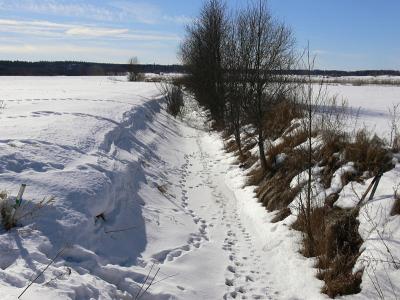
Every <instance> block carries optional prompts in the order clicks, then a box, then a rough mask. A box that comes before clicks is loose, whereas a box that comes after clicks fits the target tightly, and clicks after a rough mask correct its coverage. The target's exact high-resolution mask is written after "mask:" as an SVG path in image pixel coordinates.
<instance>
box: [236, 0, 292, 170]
mask: <svg viewBox="0 0 400 300" xmlns="http://www.w3.org/2000/svg"><path fill="white" fill-rule="evenodd" d="M238 26H239V29H238V39H239V44H240V45H239V48H240V49H239V52H240V55H241V61H242V64H241V68H242V70H241V72H242V74H243V75H244V76H245V78H244V81H245V82H246V88H245V90H244V92H245V97H244V102H243V107H244V109H245V113H246V117H247V118H248V120H249V121H250V123H252V124H253V125H254V126H255V129H256V132H257V142H258V148H259V155H260V163H261V167H262V169H263V170H264V171H266V170H267V161H266V158H265V149H264V142H265V136H266V133H265V131H264V123H265V121H266V118H267V115H268V111H269V109H270V108H271V106H272V105H273V104H274V103H276V102H277V101H278V100H279V99H280V98H281V97H282V95H285V94H287V93H288V92H289V91H290V89H291V85H290V83H289V80H288V75H286V74H287V71H288V70H289V69H290V68H291V67H292V66H293V64H294V62H295V59H294V38H293V35H292V32H291V30H290V29H289V28H288V27H286V26H285V25H284V24H282V23H279V22H278V21H276V20H274V19H273V18H272V17H271V15H270V13H269V11H268V8H267V1H266V0H259V1H258V2H257V3H255V4H254V5H253V6H252V7H250V8H248V9H246V10H245V11H244V12H242V13H241V14H240V17H239V20H238Z"/></svg>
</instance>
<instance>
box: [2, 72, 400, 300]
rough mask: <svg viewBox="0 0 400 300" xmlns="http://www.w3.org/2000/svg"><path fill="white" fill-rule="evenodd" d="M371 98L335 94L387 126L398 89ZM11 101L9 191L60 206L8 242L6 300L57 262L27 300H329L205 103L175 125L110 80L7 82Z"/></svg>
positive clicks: (376, 89) (6, 148) (6, 124)
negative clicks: (211, 127) (210, 124)
mask: <svg viewBox="0 0 400 300" xmlns="http://www.w3.org/2000/svg"><path fill="white" fill-rule="evenodd" d="M335 87H336V86H332V88H333V89H335ZM352 88H360V90H353V89H352ZM366 88H367V89H368V86H362V87H352V86H349V87H347V86H339V87H338V89H340V91H338V92H342V94H343V96H344V97H347V98H348V100H349V103H350V104H351V105H352V106H355V107H358V106H362V107H363V108H364V109H365V110H366V111H371V112H375V113H376V112H377V115H376V118H377V119H378V120H381V119H384V118H385V117H384V115H380V114H379V111H382V110H383V111H386V107H387V106H390V105H391V103H390V102H391V101H395V99H396V97H397V95H400V92H399V91H400V88H398V87H397V88H396V87H387V89H386V87H380V86H373V87H371V90H368V92H365V93H364V92H363V89H366ZM357 91H359V92H360V93H363V94H362V95H364V96H359V93H358V92H357ZM333 92H335V90H333ZM374 95H375V96H374ZM387 95H390V97H389V96H388V97H386V96H387ZM350 96H351V97H350ZM383 96H385V97H383ZM0 100H4V101H5V105H6V107H5V109H4V110H3V112H2V114H1V116H0V119H1V120H0V122H1V126H0V132H1V136H0V170H1V171H0V189H6V190H7V191H9V192H10V194H12V195H14V196H15V195H16V193H17V191H18V188H19V185H20V184H22V183H26V184H27V188H26V192H25V194H24V197H23V201H24V202H26V203H30V202H38V201H40V200H41V199H42V198H43V197H45V196H54V197H55V202H54V204H53V205H52V206H50V207H46V208H43V209H42V210H41V211H39V213H38V214H35V215H34V216H29V217H27V218H24V219H23V220H22V221H21V223H22V224H21V225H22V226H20V227H18V228H14V229H12V230H11V231H10V232H5V231H4V230H3V231H0V299H16V297H17V296H18V295H19V294H20V293H21V292H22V291H23V289H24V288H25V287H26V286H27V285H28V284H29V282H30V280H32V279H33V278H35V277H36V275H38V274H39V273H40V271H42V270H43V269H44V268H45V267H46V265H48V264H49V263H50V262H51V259H52V258H54V257H55V256H56V255H57V253H60V251H62V252H61V253H60V254H59V255H58V257H57V258H56V260H55V262H54V263H53V264H51V265H50V266H49V268H48V269H47V270H46V271H45V272H44V273H43V275H41V276H40V277H39V278H38V279H37V280H36V281H35V283H34V284H33V285H32V286H31V287H30V288H29V289H28V290H27V292H26V293H25V294H24V295H23V296H22V297H21V299H41V300H46V299H194V300H196V299H223V298H225V299H232V298H236V299H325V298H327V296H325V295H322V294H320V288H321V287H322V286H323V283H322V282H321V281H319V280H317V279H316V278H315V274H316V272H317V271H316V269H314V268H312V266H313V263H314V261H313V260H312V259H306V258H304V257H302V256H301V255H300V254H299V252H298V249H299V242H300V234H299V233H298V232H296V231H294V230H290V228H289V226H288V224H290V223H291V222H292V221H293V220H292V218H291V217H289V218H288V219H286V220H284V221H283V222H280V223H277V224H272V223H270V220H271V219H272V218H273V217H274V215H275V214H274V213H268V212H267V211H265V209H264V208H262V207H261V206H260V205H259V204H258V203H257V201H256V199H255V198H254V193H253V191H252V188H250V187H247V188H243V184H244V180H245V176H244V174H243V171H242V170H241V169H240V168H239V167H238V166H237V165H236V164H235V159H234V158H233V157H232V156H231V155H228V154H226V153H225V152H224V151H223V150H222V148H223V142H222V140H221V138H220V137H219V136H218V134H216V133H212V132H209V131H208V130H207V127H206V126H205V125H204V124H203V121H204V118H203V113H202V111H201V110H200V109H199V108H197V107H196V105H195V104H194V103H191V102H190V104H191V110H189V112H188V113H187V114H186V115H185V117H184V118H183V120H175V119H173V118H172V117H170V116H169V115H168V114H167V113H166V112H165V110H164V103H163V101H162V98H161V97H160V96H159V92H158V91H157V88H156V87H155V85H154V84H153V83H128V82H125V81H124V80H123V78H114V79H112V78H106V77H76V78H67V77H35V78H34V77H22V78H18V77H3V78H1V80H0ZM378 100H380V101H382V102H381V105H377V104H376V101H378ZM352 101H353V102H352ZM383 102H384V103H383ZM366 116H368V115H366ZM382 124H383V121H382ZM385 124H386V126H387V122H386V121H385ZM382 126H383V125H382ZM386 128H387V127H386ZM397 169H398V168H396V169H395V170H394V171H392V172H397V171H396V170H397ZM393 174H394V173H393ZM393 174H392V175H390V176H391V177H390V178H393V177H395V176H394V175H393ZM393 180H394V179H393ZM384 186H385V187H386V188H387V187H388V185H386V184H385V185H384ZM390 192H391V191H389V192H386V195H388V194H390ZM377 193H378V194H379V195H385V191H382V190H380V191H379V190H378V191H377ZM343 197H344V196H343ZM382 197H383V196H382ZM382 199H384V198H382ZM397 224H398V222H397ZM391 226H393V225H391ZM364 229H365V228H364ZM391 229H393V227H391ZM395 229H396V228H395ZM397 231H398V229H397ZM364 236H365V234H364V235H363V237H364ZM367 237H368V236H367ZM395 237H397V236H395ZM149 274H150V276H149ZM364 277H366V276H364ZM363 279H364V278H363ZM366 280H368V278H366ZM150 282H152V285H151V286H150V287H149V288H148V289H147V287H148V285H149V283H150ZM365 286H366V289H365V292H364V291H363V294H360V295H358V296H356V297H361V298H363V297H370V295H372V294H373V290H372V287H371V285H370V284H368V283H366V285H365Z"/></svg>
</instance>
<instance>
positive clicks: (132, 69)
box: [128, 56, 144, 81]
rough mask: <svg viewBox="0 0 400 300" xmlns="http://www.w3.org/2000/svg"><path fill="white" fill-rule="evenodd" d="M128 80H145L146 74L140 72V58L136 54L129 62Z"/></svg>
mask: <svg viewBox="0 0 400 300" xmlns="http://www.w3.org/2000/svg"><path fill="white" fill-rule="evenodd" d="M128 65H129V70H128V81H142V80H144V75H143V74H141V73H140V65H139V60H138V58H137V57H136V56H134V57H131V58H130V59H129V62H128Z"/></svg>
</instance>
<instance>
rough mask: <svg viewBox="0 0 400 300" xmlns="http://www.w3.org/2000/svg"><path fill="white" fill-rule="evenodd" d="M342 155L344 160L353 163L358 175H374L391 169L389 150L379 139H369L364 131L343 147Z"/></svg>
mask: <svg viewBox="0 0 400 300" xmlns="http://www.w3.org/2000/svg"><path fill="white" fill-rule="evenodd" d="M344 153H345V160H346V161H352V162H354V163H355V167H356V170H357V171H358V172H359V174H360V175H361V174H362V173H363V172H364V171H370V172H372V174H373V175H376V174H377V173H378V172H380V171H382V172H385V171H388V170H390V169H392V168H393V164H392V155H391V153H390V150H389V149H388V148H387V147H385V144H384V142H383V141H382V140H381V139H380V138H379V137H377V136H376V135H374V136H372V137H371V136H370V135H369V134H368V133H367V132H366V131H365V130H360V131H359V132H357V134H356V137H355V141H354V142H352V143H347V144H346V145H345V147H344Z"/></svg>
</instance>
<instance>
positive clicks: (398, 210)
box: [390, 189, 400, 216]
mask: <svg viewBox="0 0 400 300" xmlns="http://www.w3.org/2000/svg"><path fill="white" fill-rule="evenodd" d="M390 215H391V216H397V215H400V193H399V192H398V191H397V189H396V190H395V191H394V203H393V206H392V209H391V210H390Z"/></svg>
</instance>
